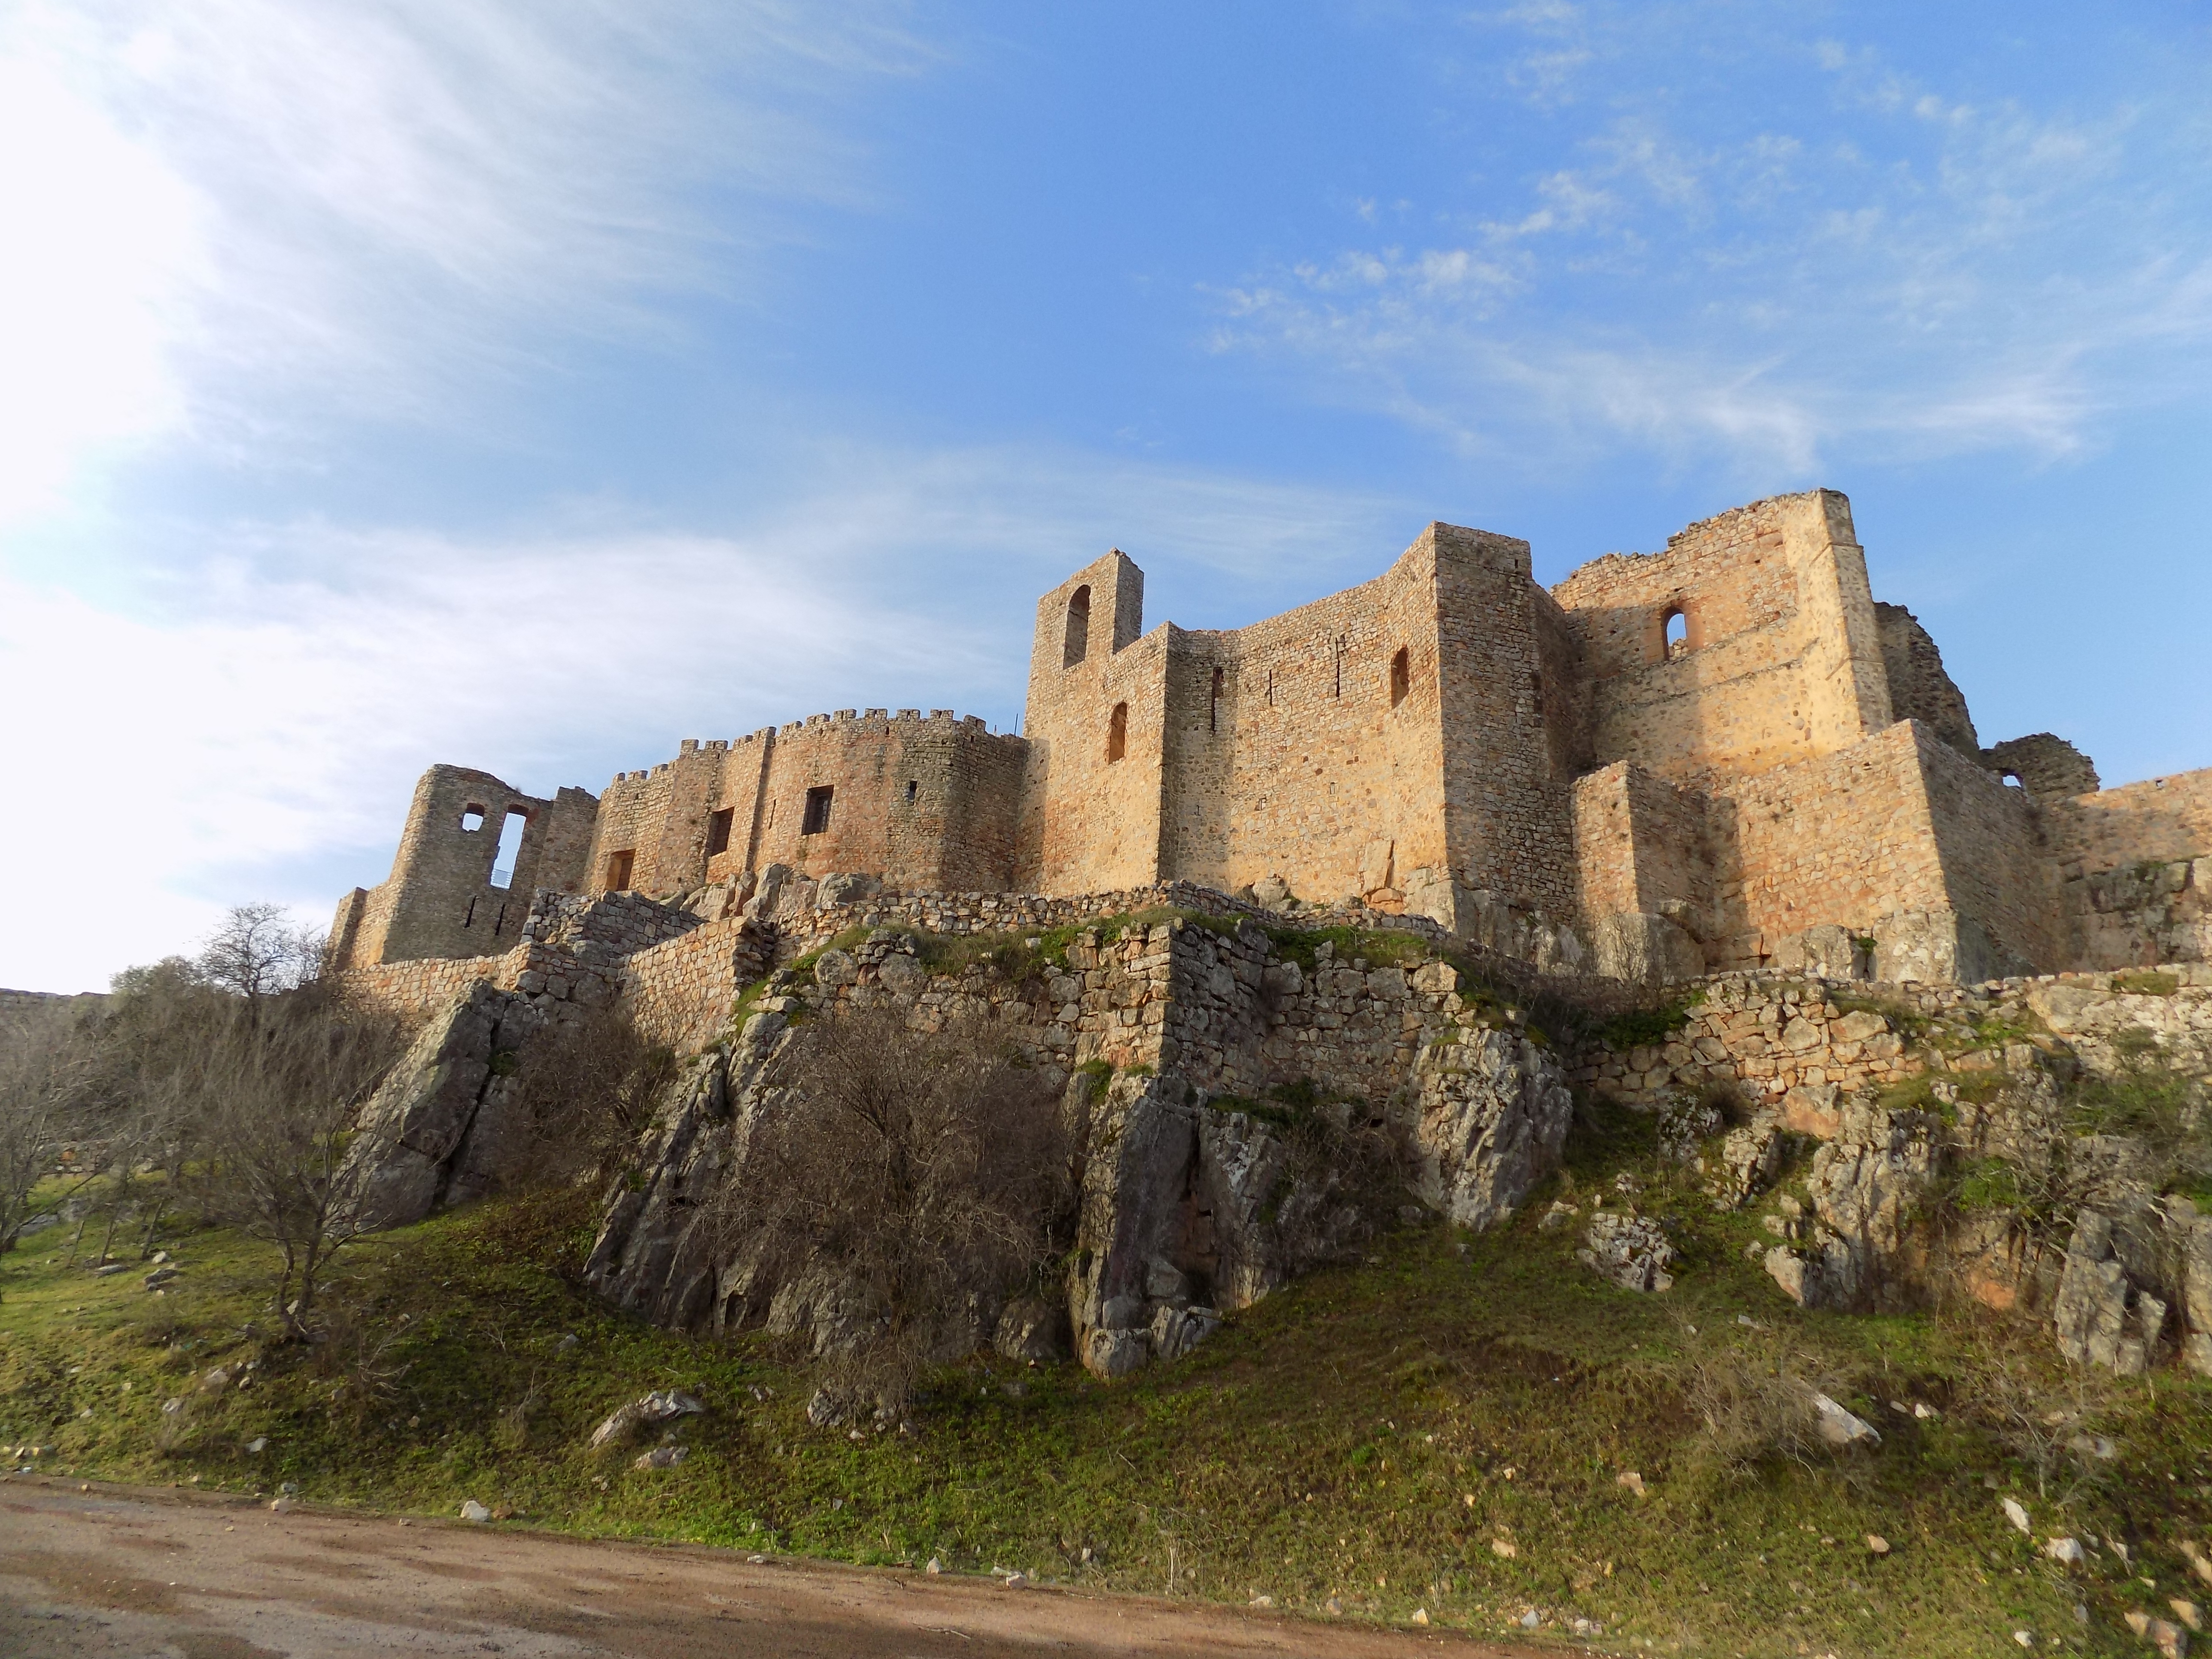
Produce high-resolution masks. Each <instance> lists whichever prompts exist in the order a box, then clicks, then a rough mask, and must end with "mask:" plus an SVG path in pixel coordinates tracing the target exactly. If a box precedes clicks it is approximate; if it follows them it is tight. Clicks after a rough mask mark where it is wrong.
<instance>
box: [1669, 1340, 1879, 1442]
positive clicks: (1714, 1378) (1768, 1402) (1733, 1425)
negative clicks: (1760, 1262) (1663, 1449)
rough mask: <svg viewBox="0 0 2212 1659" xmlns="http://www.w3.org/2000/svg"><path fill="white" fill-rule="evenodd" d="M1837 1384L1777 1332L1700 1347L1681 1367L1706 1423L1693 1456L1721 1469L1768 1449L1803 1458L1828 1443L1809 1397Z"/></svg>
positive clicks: (1824, 1367) (1816, 1360)
mask: <svg viewBox="0 0 2212 1659" xmlns="http://www.w3.org/2000/svg"><path fill="white" fill-rule="evenodd" d="M1842 1388H1843V1382H1842V1378H1841V1377H1840V1376H1838V1373H1837V1372H1836V1371H1835V1370H1834V1368H1833V1367H1832V1366H1830V1365H1828V1364H1826V1362H1825V1361H1823V1360H1822V1359H1821V1358H1820V1356H1818V1355H1817V1354H1814V1353H1812V1352H1808V1351H1807V1350H1805V1349H1803V1348H1801V1347H1799V1346H1796V1344H1794V1343H1792V1342H1790V1340H1787V1339H1786V1338H1785V1337H1783V1336H1780V1335H1775V1336H1772V1337H1770V1338H1769V1339H1768V1340H1765V1341H1764V1342H1755V1343H1745V1344H1740V1345H1738V1346H1733V1347H1729V1348H1723V1349H1717V1350H1712V1351H1708V1352H1703V1353H1700V1354H1699V1355H1697V1356H1696V1357H1694V1358H1692V1359H1690V1360H1689V1361H1688V1362H1686V1365H1685V1367H1684V1375H1683V1394H1684V1395H1685V1396H1686V1400H1687V1401H1688V1404H1689V1407H1690V1409H1691V1410H1692V1412H1694V1413H1697V1415H1698V1416H1699V1419H1701V1420H1702V1421H1703V1422H1704V1424H1705V1433H1704V1434H1703V1435H1702V1436H1700V1437H1699V1439H1698V1440H1697V1442H1696V1443H1695V1447H1694V1450H1693V1452H1692V1461H1693V1462H1697V1463H1701V1464H1703V1465H1704V1466H1705V1468H1708V1469H1709V1470H1711V1472H1713V1473H1715V1474H1721V1475H1723V1476H1729V1475H1736V1474H1742V1473H1744V1472H1746V1471H1747V1470H1749V1469H1750V1468H1753V1467H1754V1466H1755V1465H1757V1464H1759V1463H1760V1462H1764V1461H1765V1460H1766V1459H1768V1458H1771V1457H1787V1458H1791V1459H1794V1460H1796V1462H1801V1463H1809V1462H1811V1461H1812V1460H1813V1458H1814V1455H1816V1454H1825V1453H1826V1451H1827V1449H1828V1448H1827V1446H1826V1443H1825V1442H1823V1441H1822V1439H1821V1437H1820V1412H1819V1409H1818V1407H1816V1406H1815V1404H1814V1397H1815V1396H1816V1395H1829V1396H1830V1397H1833V1396H1834V1395H1837V1394H1838V1393H1839V1392H1841V1390H1842Z"/></svg>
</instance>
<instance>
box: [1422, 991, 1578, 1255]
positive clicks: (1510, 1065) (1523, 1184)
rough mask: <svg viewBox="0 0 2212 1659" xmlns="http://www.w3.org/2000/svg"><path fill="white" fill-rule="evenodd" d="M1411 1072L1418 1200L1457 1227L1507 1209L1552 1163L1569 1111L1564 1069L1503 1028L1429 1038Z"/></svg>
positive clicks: (1487, 1221)
mask: <svg viewBox="0 0 2212 1659" xmlns="http://www.w3.org/2000/svg"><path fill="white" fill-rule="evenodd" d="M1414 1073H1415V1076H1416V1077H1417V1078H1418V1079H1419V1085H1420V1092H1419V1132H1418V1133H1419V1146H1420V1152H1421V1159H1422V1165H1421V1173H1420V1191H1421V1195H1422V1197H1423V1198H1425V1199H1426V1200H1428V1202H1429V1203H1430V1204H1431V1206H1434V1207H1436V1208H1437V1209H1439V1210H1442V1211H1443V1212H1444V1214H1445V1215H1446V1216H1447V1217H1449V1218H1450V1219H1451V1220H1452V1221H1454V1222H1455V1223H1456V1224H1458V1225H1460V1226H1462V1227H1474V1228H1482V1227H1487V1226H1490V1225H1492V1224H1493V1223H1495V1222H1498V1221H1501V1220H1503V1219H1504V1218H1505V1217H1507V1216H1509V1215H1510V1214H1512V1212H1514V1211H1515V1210H1516V1209H1518V1208H1519V1207H1520V1206H1521V1205H1522V1202H1523V1200H1526V1199H1527V1198H1528V1194H1529V1193H1530V1191H1531V1190H1533V1189H1534V1187H1535V1185H1536V1183H1537V1182H1539V1181H1540V1180H1541V1179H1542V1178H1543V1177H1544V1176H1547V1175H1548V1174H1550V1173H1551V1171H1552V1170H1553V1169H1554V1168H1555V1167H1557V1165H1558V1164H1559V1149H1560V1147H1561V1146H1564V1145H1565V1142H1566V1138H1567V1126H1568V1125H1569V1124H1570V1123H1571V1122H1572V1121H1573V1119H1574V1111H1575V1103H1574V1097H1573V1096H1572V1095H1571V1093H1570V1092H1569V1091H1568V1089H1567V1084H1566V1077H1565V1073H1564V1072H1563V1071H1562V1070H1561V1069H1560V1067H1559V1065H1558V1063H1557V1062H1556V1061H1554V1060H1553V1059H1552V1057H1551V1056H1550V1055H1549V1054H1547V1053H1546V1052H1545V1051H1544V1050H1543V1049H1541V1048H1538V1047H1537V1046H1536V1045H1535V1044H1534V1042H1529V1041H1528V1039H1527V1038H1525V1037H1522V1036H1517V1035H1516V1034H1514V1033H1512V1032H1510V1031H1502V1030H1482V1031H1468V1032H1467V1033H1466V1034H1465V1035H1464V1036H1462V1038H1461V1040H1460V1041H1459V1042H1435V1043H1431V1044H1430V1045H1429V1046H1428V1047H1427V1048H1424V1049H1423V1050H1422V1051H1421V1053H1420V1056H1419V1059H1418V1060H1416V1061H1415V1064H1414Z"/></svg>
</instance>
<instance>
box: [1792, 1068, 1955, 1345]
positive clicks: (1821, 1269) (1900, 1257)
mask: <svg viewBox="0 0 2212 1659" xmlns="http://www.w3.org/2000/svg"><path fill="white" fill-rule="evenodd" d="M1940 1129H1941V1124H1940V1121H1939V1120H1937V1119H1936V1117H1935V1116H1934V1115H1931V1114H1929V1113H1925V1112H1909V1111H1894V1112H1893V1111H1889V1110H1887V1109H1884V1108H1882V1107H1881V1106H1878V1105H1876V1104H1875V1103H1873V1101H1872V1100H1871V1099H1868V1098H1859V1099H1854V1100H1852V1101H1851V1102H1850V1103H1848V1104H1846V1105H1845V1106H1844V1109H1843V1111H1842V1114H1841V1115H1840V1118H1839V1121H1838V1126H1837V1130H1836V1136H1835V1139H1832V1140H1831V1141H1829V1142H1828V1143H1827V1144H1826V1146H1822V1147H1821V1148H1820V1151H1819V1152H1815V1153H1814V1156H1813V1167H1812V1171H1811V1173H1810V1175H1809V1176H1808V1177H1807V1179H1806V1182H1805V1188H1806V1195H1807V1197H1808V1200H1810V1203H1811V1207H1812V1216H1811V1218H1810V1222H1809V1225H1807V1226H1806V1227H1805V1228H1804V1229H1803V1231H1802V1237H1801V1239H1800V1240H1799V1242H1798V1243H1796V1244H1795V1245H1794V1246H1784V1247H1779V1248H1778V1249H1771V1250H1769V1251H1768V1252H1767V1255H1766V1269H1767V1272H1768V1273H1769V1274H1770V1275H1771V1277H1772V1278H1773V1279H1774V1280H1775V1282H1776V1283H1777V1284H1778V1285H1781V1286H1782V1288H1783V1290H1784V1291H1786V1292H1787V1293H1788V1294H1789V1295H1790V1297H1791V1299H1792V1300H1793V1301H1796V1302H1797V1303H1798V1304H1801V1305H1802V1306H1804V1307H1808V1308H1834V1309H1838V1310H1847V1311H1865V1310H1871V1309H1875V1308H1881V1307H1900V1306H1905V1305H1909V1304H1911V1302H1912V1301H1913V1300H1915V1299H1916V1297H1917V1291H1918V1290H1919V1288H1920V1285H1919V1283H1918V1281H1919V1280H1920V1279H1921V1278H1922V1276H1923V1273H1924V1272H1925V1268H1926V1265H1927V1253H1928V1240H1927V1238H1926V1237H1925V1236H1924V1232H1925V1227H1924V1221H1923V1217H1924V1215H1925V1213H1926V1206H1925V1203H1924V1200H1926V1198H1927V1197H1928V1195H1929V1192H1930V1191H1931V1189H1932V1188H1933V1185H1934V1182H1935V1180H1936V1175H1937V1173H1938V1170H1939V1165H1940V1163H1941V1140H1940Z"/></svg>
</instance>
